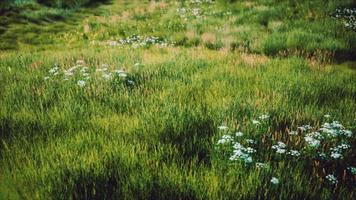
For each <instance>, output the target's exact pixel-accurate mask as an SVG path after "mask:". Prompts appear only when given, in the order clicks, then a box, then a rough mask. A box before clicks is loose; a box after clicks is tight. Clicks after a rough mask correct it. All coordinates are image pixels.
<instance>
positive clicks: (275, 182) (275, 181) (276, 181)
mask: <svg viewBox="0 0 356 200" xmlns="http://www.w3.org/2000/svg"><path fill="white" fill-rule="evenodd" d="M271 183H273V184H274V185H277V184H278V183H279V180H278V179H277V178H276V177H272V179H271Z"/></svg>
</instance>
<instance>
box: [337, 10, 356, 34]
mask: <svg viewBox="0 0 356 200" xmlns="http://www.w3.org/2000/svg"><path fill="white" fill-rule="evenodd" d="M332 16H333V17H334V18H337V19H342V21H343V23H344V26H345V27H346V28H348V29H351V30H354V31H356V8H351V9H350V8H344V9H336V10H335V12H334V13H333V14H332Z"/></svg>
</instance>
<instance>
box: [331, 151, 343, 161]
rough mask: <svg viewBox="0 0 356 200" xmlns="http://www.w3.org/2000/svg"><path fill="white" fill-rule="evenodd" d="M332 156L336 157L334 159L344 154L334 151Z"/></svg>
mask: <svg viewBox="0 0 356 200" xmlns="http://www.w3.org/2000/svg"><path fill="white" fill-rule="evenodd" d="M330 156H331V157H332V158H334V159H339V158H343V156H342V155H341V154H340V153H337V152H332V153H331V155H330Z"/></svg>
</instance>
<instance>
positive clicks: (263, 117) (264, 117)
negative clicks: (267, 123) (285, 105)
mask: <svg viewBox="0 0 356 200" xmlns="http://www.w3.org/2000/svg"><path fill="white" fill-rule="evenodd" d="M259 118H260V119H261V120H265V119H268V118H269V115H261V116H260V117H259Z"/></svg>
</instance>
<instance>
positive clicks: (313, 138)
mask: <svg viewBox="0 0 356 200" xmlns="http://www.w3.org/2000/svg"><path fill="white" fill-rule="evenodd" d="M322 139H324V137H323V136H322V135H321V134H320V133H319V132H311V133H308V134H307V135H306V136H305V137H304V140H305V142H306V143H307V144H308V145H309V147H313V148H317V147H319V146H320V144H321V140H322Z"/></svg>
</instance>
